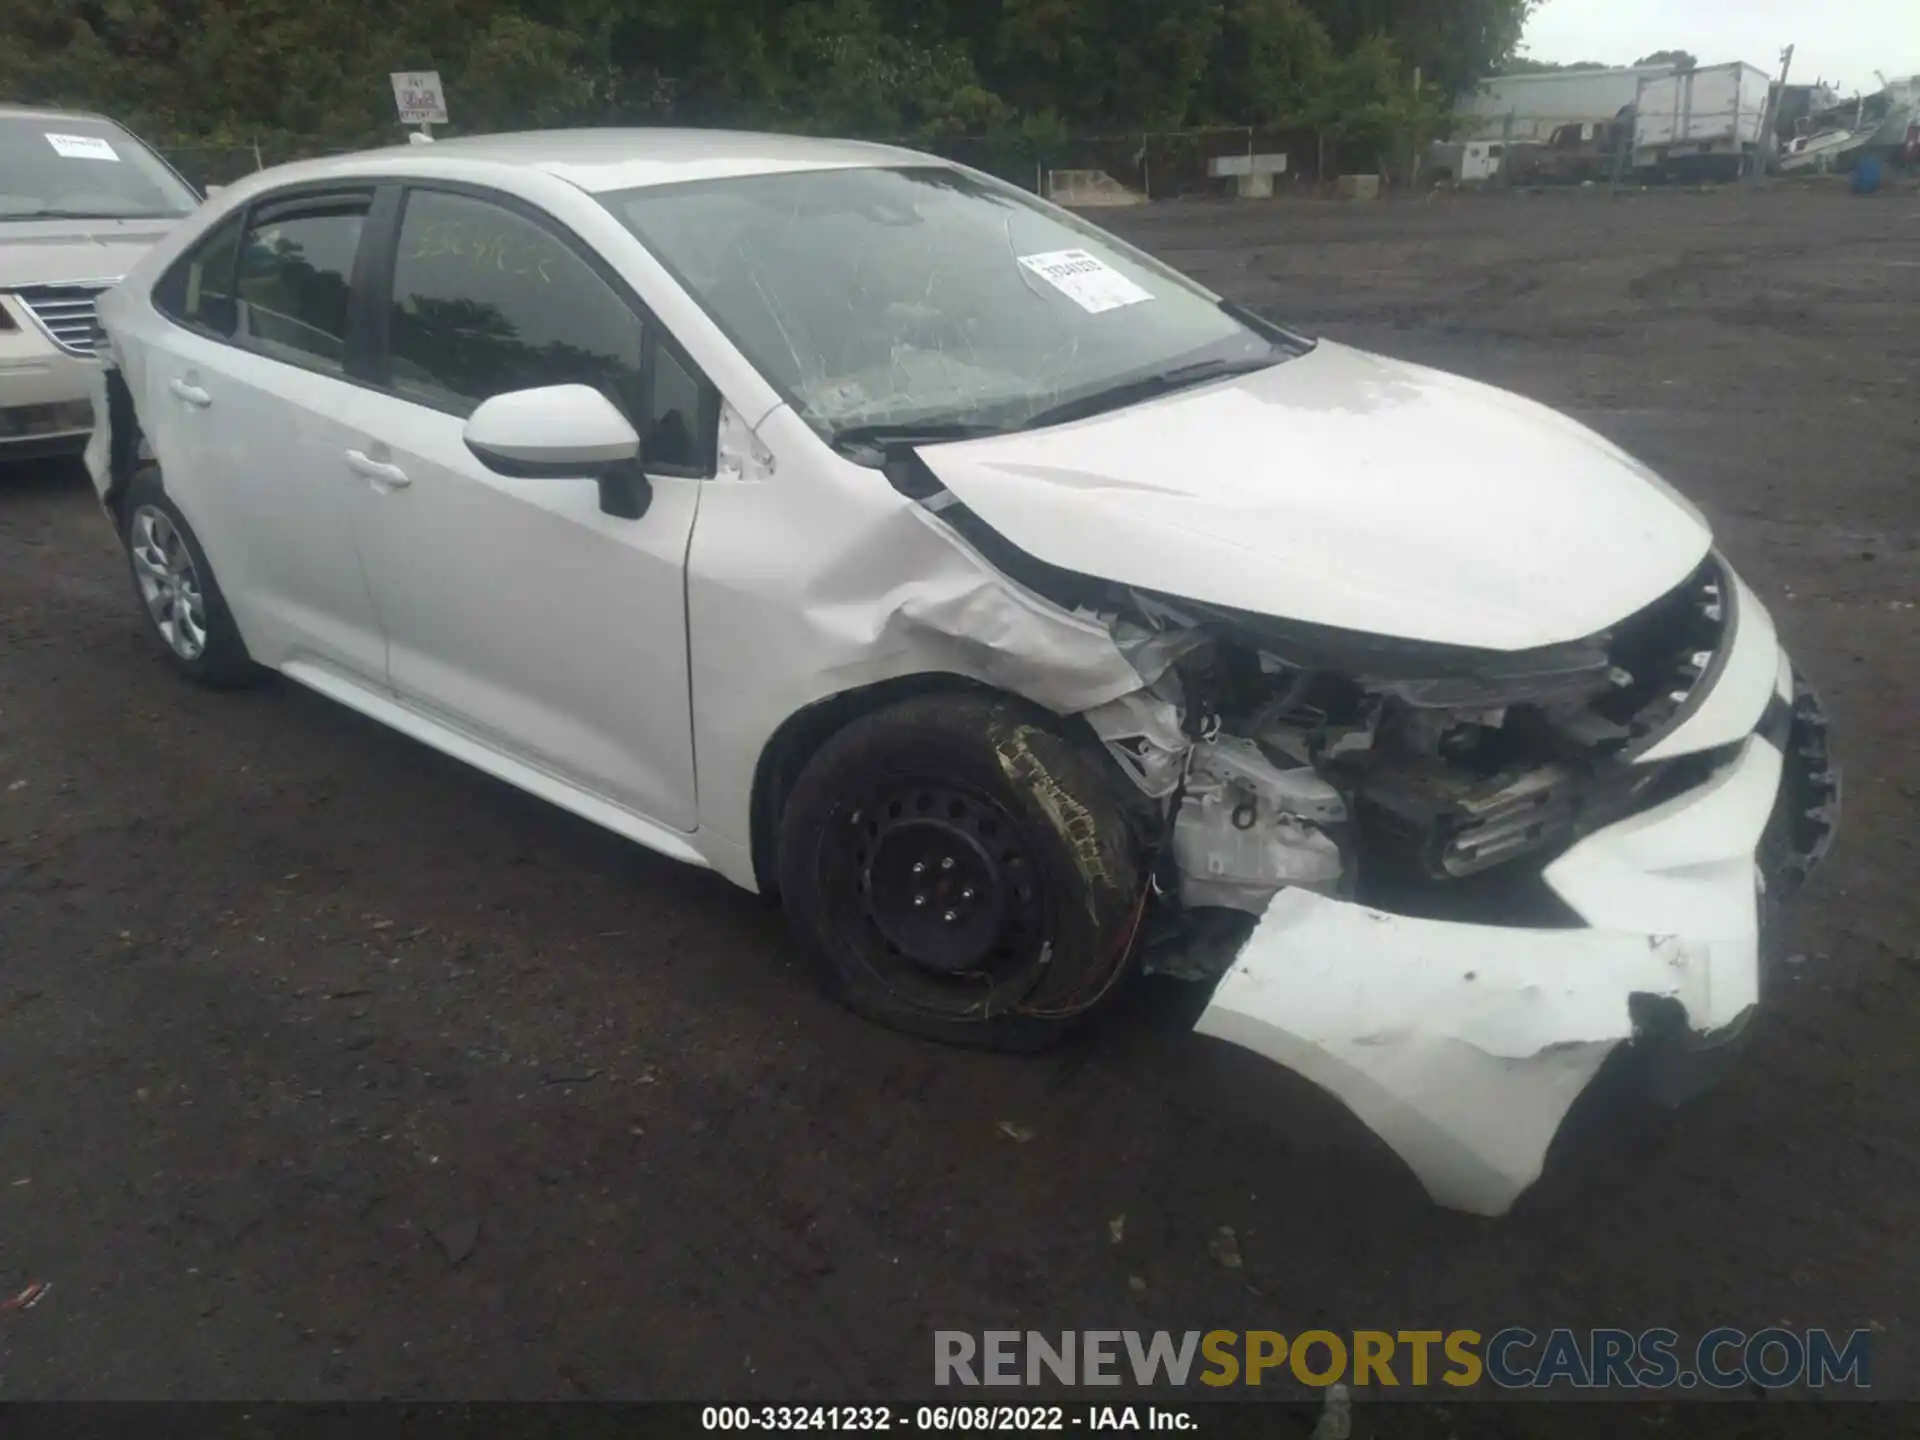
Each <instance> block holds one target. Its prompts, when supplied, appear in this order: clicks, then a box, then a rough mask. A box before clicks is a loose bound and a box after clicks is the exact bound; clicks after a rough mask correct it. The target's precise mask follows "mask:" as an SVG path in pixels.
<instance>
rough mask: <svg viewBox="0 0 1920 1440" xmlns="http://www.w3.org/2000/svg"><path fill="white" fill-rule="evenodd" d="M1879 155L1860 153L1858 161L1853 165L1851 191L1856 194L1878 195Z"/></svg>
mask: <svg viewBox="0 0 1920 1440" xmlns="http://www.w3.org/2000/svg"><path fill="white" fill-rule="evenodd" d="M1880 178H1881V176H1880V157H1879V156H1878V155H1862V156H1861V157H1860V163H1859V164H1858V165H1856V166H1854V167H1853V193H1854V194H1856V195H1878V194H1879V193H1880Z"/></svg>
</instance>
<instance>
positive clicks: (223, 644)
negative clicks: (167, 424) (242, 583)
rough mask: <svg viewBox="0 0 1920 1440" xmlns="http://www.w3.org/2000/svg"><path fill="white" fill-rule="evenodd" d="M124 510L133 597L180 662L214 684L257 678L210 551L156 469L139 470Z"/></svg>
mask: <svg viewBox="0 0 1920 1440" xmlns="http://www.w3.org/2000/svg"><path fill="white" fill-rule="evenodd" d="M120 514H121V522H122V529H121V536H120V538H121V540H122V541H123V542H124V543H125V545H126V548H127V562H128V565H129V567H130V569H131V571H132V578H133V594H134V598H135V599H136V600H138V601H139V602H140V609H141V611H142V612H143V613H144V614H145V615H146V617H147V623H148V626H149V628H150V630H151V632H152V634H153V636H154V638H155V639H157V640H158V641H159V642H160V645H161V648H162V649H163V650H165V651H166V654H167V658H168V659H169V660H170V661H172V662H173V667H174V669H176V670H178V671H179V672H180V673H181V674H182V675H185V676H186V677H187V678H188V679H189V680H192V681H195V682H196V683H198V684H201V685H206V686H209V687H211V688H213V689H222V690H224V689H232V688H235V687H237V686H242V685H247V684H250V683H251V682H252V681H253V680H254V678H255V677H256V676H257V674H258V671H257V670H256V669H255V668H254V664H253V660H252V658H251V657H250V656H248V654H247V647H246V644H245V642H244V641H242V640H241V638H240V630H239V628H238V627H237V626H236V625H235V624H234V623H233V614H232V612H231V611H229V610H228V609H227V602H226V600H225V598H224V597H222V595H221V594H220V584H219V582H218V581H217V580H215V579H214V575H213V567H212V566H211V565H209V564H208V563H207V556H206V552H205V551H204V550H202V549H201V548H200V541H199V538H198V537H197V536H195V535H194V533H193V527H192V526H190V525H189V524H187V521H186V517H185V516H183V515H182V514H181V513H180V510H179V507H178V506H176V505H175V504H174V503H173V501H172V500H170V499H169V498H168V497H167V492H166V491H165V490H164V489H163V488H162V487H161V484H160V472H159V471H158V470H157V469H155V468H154V467H152V466H148V467H147V468H145V469H143V470H141V471H140V472H139V473H138V474H136V475H135V476H134V477H133V480H132V482H131V483H130V484H129V485H128V486H127V493H126V495H125V496H124V497H123V498H122V500H121V505H120Z"/></svg>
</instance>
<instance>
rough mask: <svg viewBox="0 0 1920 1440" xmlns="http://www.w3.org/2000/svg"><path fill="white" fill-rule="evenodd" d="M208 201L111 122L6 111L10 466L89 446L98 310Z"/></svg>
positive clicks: (5, 343)
mask: <svg viewBox="0 0 1920 1440" xmlns="http://www.w3.org/2000/svg"><path fill="white" fill-rule="evenodd" d="M199 203H200V201H199V197H198V196H196V195H195V194H194V193H193V191H192V189H191V188H189V186H188V185H187V183H186V182H185V181H184V180H182V179H181V178H180V177H179V176H178V175H176V174H175V173H174V172H173V170H172V169H171V168H169V166H168V165H167V163H166V161H164V160H162V159H161V158H160V157H159V156H158V155H156V154H154V153H153V152H152V151H151V150H149V149H148V148H147V147H146V146H145V145H143V144H141V143H140V141H139V140H137V139H135V138H134V136H133V135H131V134H129V133H128V132H127V131H126V130H125V129H123V128H122V127H120V126H119V125H116V124H114V123H113V121H111V120H108V119H106V118H105V117H103V116H99V115H86V114H79V113H76V112H73V111H68V110H45V109H36V108H29V107H26V106H18V105H0V464H4V463H6V462H7V461H10V460H28V459H38V458H40V457H42V456H47V455H77V454H79V453H80V452H81V451H82V450H83V449H84V448H85V447H86V443H87V437H88V436H89V435H90V434H91V433H92V430H93V416H92V414H91V413H90V412H89V409H88V404H87V400H88V396H89V394H90V393H91V390H92V375H93V369H94V364H93V312H94V303H95V301H96V299H97V298H98V296H99V295H100V292H101V291H103V290H105V289H106V288H107V287H108V286H110V285H112V284H114V283H115V282H116V281H118V280H119V278H120V277H121V275H122V274H124V273H125V272H126V269H127V267H128V266H129V265H131V264H132V263H133V262H134V260H135V259H136V258H138V257H139V255H140V254H141V253H142V252H143V251H145V250H146V248H147V247H148V246H149V245H151V244H153V242H154V241H156V240H158V239H159V238H160V237H161V236H162V235H164V234H166V232H167V230H168V229H169V228H171V227H172V225H173V224H174V223H176V222H177V221H178V220H179V219H180V217H181V216H183V215H186V214H188V213H190V212H191V211H192V210H193V208H194V207H195V206H196V205H198V204H199Z"/></svg>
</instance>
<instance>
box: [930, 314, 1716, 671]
mask: <svg viewBox="0 0 1920 1440" xmlns="http://www.w3.org/2000/svg"><path fill="white" fill-rule="evenodd" d="M920 456H921V458H922V459H923V460H924V461H925V462H926V463H927V465H928V466H929V467H930V468H931V469H932V470H933V472H934V474H935V475H936V476H937V477H938V478H939V479H940V481H941V482H942V483H943V484H944V485H946V487H947V488H948V489H949V490H951V491H952V492H953V493H954V494H955V495H956V496H958V497H959V499H960V500H961V501H962V502H963V503H965V504H966V505H967V506H968V507H969V508H970V509H971V510H972V511H973V512H974V513H975V514H976V515H978V516H979V517H980V518H981V519H982V520H984V521H985V522H986V523H987V524H988V525H990V526H992V527H993V528H994V529H995V530H996V531H998V532H999V533H1000V534H1001V535H1003V536H1005V537H1006V539H1008V540H1009V541H1011V542H1012V543H1013V544H1014V545H1016V546H1018V547H1019V548H1020V549H1022V550H1024V551H1026V552H1027V553H1028V554H1030V555H1033V556H1035V557H1036V558H1038V559H1041V560H1044V561H1047V562H1048V563H1050V564H1053V565H1057V566H1060V567H1062V568H1064V569H1068V570H1074V571H1078V572H1080V573H1082V574H1087V575H1094V576H1098V577H1101V578H1103V579H1110V580H1114V581H1118V582H1121V583H1123V584H1128V585H1134V586H1137V587H1139V588H1141V589H1147V590H1155V591H1159V592H1161V593H1163V594H1167V595H1173V596H1183V597H1186V598H1188V599H1192V600H1201V601H1207V602H1210V603H1212V604H1216V605H1224V606H1231V607H1234V608H1237V609H1242V610H1248V611H1252V612H1255V613H1258V614H1264V615H1271V616H1277V617H1280V618H1283V619H1290V620H1300V621H1306V622H1309V623H1312V624H1319V625H1328V626H1335V627H1339V628H1342V629H1348V630H1357V631H1364V632H1367V633H1370V634H1375V635H1389V636H1396V637H1400V638H1404V639H1409V640H1422V641H1432V642H1438V643H1444V644H1452V645H1466V646H1474V647H1478V648H1483V649H1490V650H1523V649H1530V648H1532V647H1535V646H1540V645H1550V644H1558V643H1561V642H1565V641H1569V640H1576V639H1580V638H1583V637H1585V636H1588V635H1592V634H1594V633H1596V632H1598V631H1600V630H1603V629H1605V628H1606V627H1607V626H1609V625H1611V624H1613V623H1614V622H1616V621H1618V620H1620V619H1622V618H1624V617H1625V616H1627V615H1630V614H1632V613H1633V612H1634V611H1636V610H1638V609H1640V608H1641V607H1643V606H1645V605H1647V604H1650V603H1651V602H1652V601H1654V600H1656V599H1658V598H1659V597H1660V596H1662V595H1664V594H1665V593H1667V592H1668V591H1669V590H1671V589H1672V588H1673V587H1674V586H1676V585H1678V584H1679V583H1680V582H1681V581H1682V580H1684V579H1685V578H1686V577H1687V576H1688V575H1689V574H1690V573H1691V572H1692V571H1693V569H1694V568H1695V567H1696V566H1697V565H1698V564H1699V563H1700V560H1701V559H1702V557H1703V556H1704V555H1705V554H1706V552H1707V549H1708V546H1709V545H1710V543H1711V539H1712V536H1711V533H1710V531H1709V529H1708V527H1707V524H1706V522H1705V521H1704V520H1703V519H1702V518H1701V516H1700V514H1699V512H1698V511H1696V510H1695V509H1694V508H1693V507H1692V506H1691V505H1689V504H1688V503H1687V502H1686V501H1685V500H1684V499H1682V498H1681V497H1680V496H1679V495H1677V494H1676V493H1675V492H1674V491H1673V490H1671V489H1670V488H1669V487H1668V486H1667V485H1666V484H1665V482H1663V481H1662V480H1660V478H1659V477H1658V476H1656V475H1655V474H1654V473H1653V472H1652V471H1651V470H1649V469H1647V467H1646V466H1644V465H1642V464H1640V463H1639V462H1638V461H1636V460H1634V459H1633V458H1632V457H1631V456H1629V455H1627V454H1626V453H1625V452H1623V451H1621V450H1620V449H1619V448H1617V447H1616V446H1614V445H1612V444H1610V443H1608V442H1607V441H1606V440H1603V439H1602V438H1601V437H1600V436H1598V435H1596V434H1594V433H1593V432H1592V431H1590V430H1588V429H1586V428H1585V427H1584V426H1582V425H1579V424H1577V423H1575V422H1574V421H1572V420H1569V419H1567V418H1566V417H1565V416H1562V415H1559V414H1556V413H1555V412H1554V411H1552V410H1549V409H1547V408H1546V407H1545V406H1542V405H1538V404H1535V403H1533V402H1532V401H1529V400H1524V399H1522V398H1520V397H1519V396H1517V395H1513V394H1509V393H1508V392H1506V391H1502V390H1496V389H1494V388H1492V387H1490V386H1486V385H1481V384H1478V383H1476V382H1474V381H1470V380H1464V379H1461V378H1459V377H1457V376H1453V375H1448V374H1444V373H1442V372H1440V371H1437V370H1429V369H1426V368H1424V367H1421V366H1415V365H1406V364H1401V363H1399V362H1397V361H1392V360H1386V359H1383V358H1380V357H1378V356H1374V355H1369V354H1366V353H1364V352H1362V351H1358V350H1352V349H1349V348H1347V347H1345V346H1342V345H1335V344H1331V343H1327V342H1322V343H1321V344H1320V345H1319V346H1317V347H1316V348H1315V349H1314V350H1313V351H1312V352H1311V353H1309V354H1307V355H1304V356H1302V357H1301V358H1299V359H1296V360H1290V361H1287V362H1285V363H1283V364H1280V365H1277V366H1274V367H1272V368H1270V369H1267V370H1261V371H1257V372H1255V373H1254V374H1251V375H1246V376H1242V377H1239V378H1237V379H1234V380H1232V381H1228V382H1224V383H1221V384H1218V385H1209V386H1205V387H1203V388H1200V389H1196V390H1190V391H1183V392H1180V393H1177V394H1175V395H1171V396H1168V397H1166V398H1164V399H1160V400H1155V401H1152V402H1149V403H1147V404H1144V405H1138V406H1133V407H1131V408H1128V409H1126V410H1122V411H1118V412H1115V413H1113V414H1110V415H1101V416H1097V417H1094V418H1092V419H1089V420H1085V421H1080V422H1077V423H1074V424H1070V425H1063V426H1059V427H1056V428H1052V429H1047V430H1038V431H1031V432H1025V433H1015V434H1010V435H1002V436H994V437H990V438H987V439H982V440H969V441H964V442H959V443H955V444H950V445H939V446H929V447H924V448H922V449H921V451H920Z"/></svg>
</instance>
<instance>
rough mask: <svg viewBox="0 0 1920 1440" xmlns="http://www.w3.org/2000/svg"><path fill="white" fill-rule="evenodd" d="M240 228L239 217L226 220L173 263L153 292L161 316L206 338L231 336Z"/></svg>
mask: <svg viewBox="0 0 1920 1440" xmlns="http://www.w3.org/2000/svg"><path fill="white" fill-rule="evenodd" d="M240 224H241V217H240V216H238V215H233V216H229V217H228V218H227V219H226V220H223V221H222V222H221V223H220V224H219V225H217V226H215V227H214V229H213V231H212V233H211V234H209V235H207V237H206V238H205V239H203V240H202V241H201V242H200V243H199V244H198V245H196V246H194V247H193V249H191V250H189V251H188V252H187V253H186V254H185V255H183V256H181V257H180V258H179V259H178V260H176V261H174V263H173V268H172V269H171V270H169V271H168V272H167V274H166V276H165V278H164V279H162V280H161V282H160V284H159V286H158V287H157V288H156V289H155V290H154V292H153V303H154V305H155V306H156V307H158V309H159V311H160V313H161V314H162V315H165V316H166V317H167V318H168V319H169V320H173V321H175V322H177V323H179V324H181V325H186V326H189V327H191V328H193V329H195V330H202V331H205V332H206V333H207V334H209V335H219V336H222V337H224V336H229V335H232V334H233V324H234V292H233V282H234V269H235V266H236V263H237V261H238V259H239V255H240Z"/></svg>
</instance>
